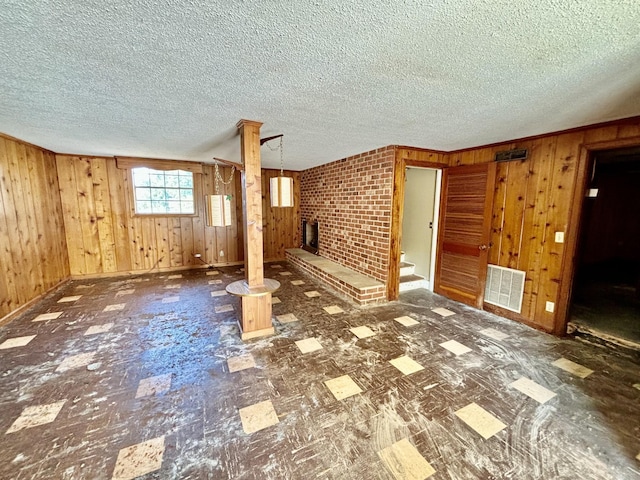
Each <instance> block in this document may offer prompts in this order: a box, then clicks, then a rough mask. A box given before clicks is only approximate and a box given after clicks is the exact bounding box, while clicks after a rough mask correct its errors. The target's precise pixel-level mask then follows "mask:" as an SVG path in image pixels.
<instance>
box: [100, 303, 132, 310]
mask: <svg viewBox="0 0 640 480" xmlns="http://www.w3.org/2000/svg"><path fill="white" fill-rule="evenodd" d="M126 306H127V304H126V303H114V304H113V305H107V306H106V307H104V309H103V310H102V311H103V312H117V311H120V310H124V307H126Z"/></svg>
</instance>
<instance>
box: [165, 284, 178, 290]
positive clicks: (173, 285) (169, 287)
mask: <svg viewBox="0 0 640 480" xmlns="http://www.w3.org/2000/svg"><path fill="white" fill-rule="evenodd" d="M164 288H166V289H167V290H172V289H178V288H182V285H181V284H180V283H171V284H169V285H165V286H164Z"/></svg>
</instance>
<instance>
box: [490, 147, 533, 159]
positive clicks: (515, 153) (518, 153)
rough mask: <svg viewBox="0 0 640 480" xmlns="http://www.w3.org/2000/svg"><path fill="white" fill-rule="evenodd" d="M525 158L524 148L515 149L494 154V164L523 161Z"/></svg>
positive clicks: (525, 151) (525, 150)
mask: <svg viewBox="0 0 640 480" xmlns="http://www.w3.org/2000/svg"><path fill="white" fill-rule="evenodd" d="M525 158H527V149H526V148H517V149H515V150H504V151H502V152H498V153H496V162H510V161H512V160H524V159H525Z"/></svg>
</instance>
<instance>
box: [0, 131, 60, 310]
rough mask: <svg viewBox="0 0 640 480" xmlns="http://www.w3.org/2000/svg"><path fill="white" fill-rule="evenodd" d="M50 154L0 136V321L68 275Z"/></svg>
mask: <svg viewBox="0 0 640 480" xmlns="http://www.w3.org/2000/svg"><path fill="white" fill-rule="evenodd" d="M64 232H65V230H64V226H63V218H62V205H61V200H60V194H59V192H58V183H57V173H56V168H55V160H54V156H53V154H52V153H51V152H48V151H45V150H43V149H41V148H39V147H36V146H34V145H30V144H27V143H24V142H21V141H18V140H15V139H10V138H5V137H2V136H0V265H2V269H3V275H2V276H1V278H0V318H3V317H5V316H7V315H9V314H11V313H12V312H14V311H16V310H17V309H18V308H20V307H22V306H24V305H26V304H27V303H28V302H30V301H32V300H34V299H35V298H37V297H38V296H39V295H42V294H44V293H45V292H47V291H48V290H49V289H50V288H52V287H54V286H55V285H57V284H58V283H60V282H61V281H63V280H65V279H66V278H68V277H69V263H68V256H67V245H66V239H65V234H64Z"/></svg>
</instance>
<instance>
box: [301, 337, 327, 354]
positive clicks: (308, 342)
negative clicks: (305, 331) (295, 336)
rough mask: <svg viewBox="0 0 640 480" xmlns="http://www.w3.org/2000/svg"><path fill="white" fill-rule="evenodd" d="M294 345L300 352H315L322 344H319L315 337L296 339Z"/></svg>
mask: <svg viewBox="0 0 640 480" xmlns="http://www.w3.org/2000/svg"><path fill="white" fill-rule="evenodd" d="M296 345H297V346H298V348H299V349H300V352H301V353H309V352H315V351H316V350H321V349H322V345H320V342H319V341H318V340H317V339H316V338H315V337H312V338H305V339H304V340H298V341H296Z"/></svg>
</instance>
